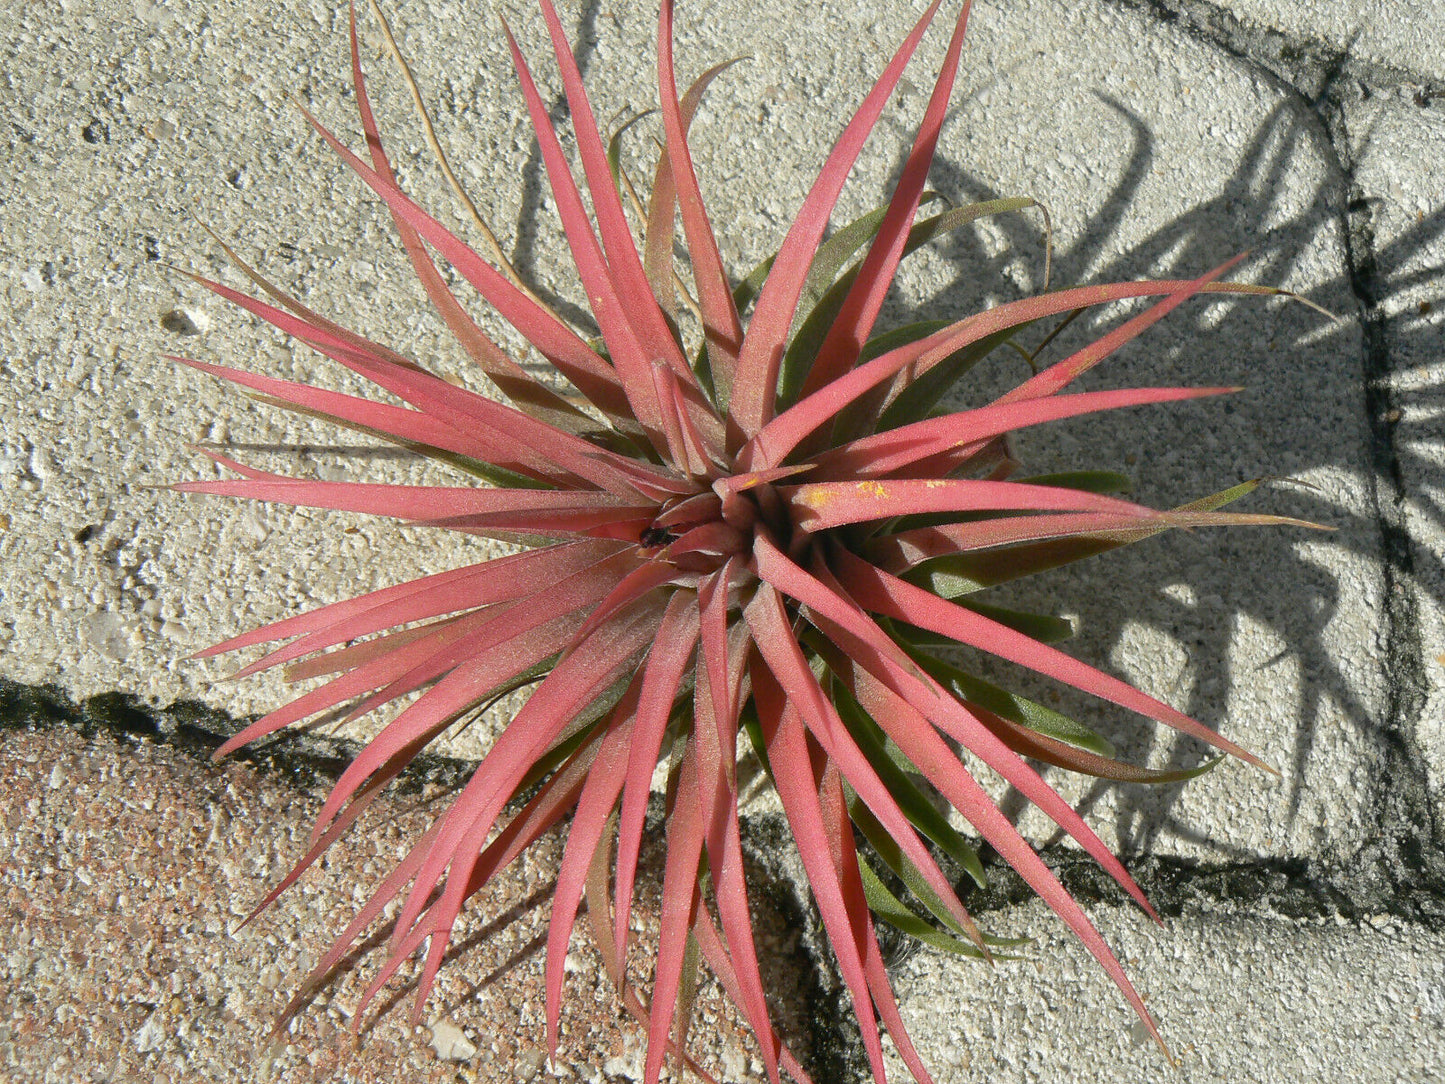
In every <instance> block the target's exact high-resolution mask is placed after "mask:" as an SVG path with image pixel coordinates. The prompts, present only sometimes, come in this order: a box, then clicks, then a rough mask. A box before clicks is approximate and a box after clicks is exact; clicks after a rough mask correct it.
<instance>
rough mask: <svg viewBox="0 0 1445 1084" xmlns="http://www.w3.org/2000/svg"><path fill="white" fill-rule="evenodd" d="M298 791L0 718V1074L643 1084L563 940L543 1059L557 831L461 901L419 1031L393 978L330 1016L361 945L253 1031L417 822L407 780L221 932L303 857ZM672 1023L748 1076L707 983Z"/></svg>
mask: <svg viewBox="0 0 1445 1084" xmlns="http://www.w3.org/2000/svg"><path fill="white" fill-rule="evenodd" d="M319 798H320V796H319V794H316V793H312V792H311V791H310V790H308V789H307V788H304V787H303V788H297V787H296V786H295V785H293V784H292V783H290V782H289V781H288V780H286V779H285V778H284V777H283V776H282V775H281V774H280V773H275V772H267V771H260V770H257V769H255V768H253V767H251V766H248V765H246V764H243V763H235V762H230V763H222V764H219V765H211V764H208V763H206V762H205V761H204V760H202V759H200V758H198V757H196V756H194V755H193V754H190V753H188V752H185V751H183V750H181V749H178V748H176V747H174V746H171V745H167V744H164V743H157V742H151V741H146V740H139V741H117V740H114V739H112V738H109V737H97V738H87V737H85V736H82V735H80V734H77V733H75V732H73V731H70V730H66V729H64V728H55V729H50V730H45V731H17V730H9V731H0V1077H3V1078H4V1079H5V1080H7V1081H15V1082H17V1084H19V1082H29V1081H37V1082H39V1081H46V1082H51V1081H53V1082H70V1081H85V1082H100V1081H115V1082H129V1081H150V1080H155V1081H178V1082H179V1081H187V1082H190V1081H225V1082H227V1084H244V1082H247V1081H268V1082H276V1084H281V1082H298V1084H299V1082H310V1081H346V1082H348V1084H365V1082H371V1081H377V1082H383V1081H388V1082H389V1081H397V1080H405V1081H408V1082H417V1084H426V1082H433V1081H435V1082H439V1084H440V1082H446V1084H456V1082H465V1081H476V1082H485V1084H493V1082H506V1084H514V1082H516V1081H525V1080H533V1079H535V1080H539V1081H540V1080H554V1079H555V1080H580V1081H627V1080H632V1079H638V1078H640V1077H641V1066H642V1060H641V1059H642V1047H643V1041H642V1035H641V1033H640V1031H639V1030H638V1028H637V1027H636V1026H635V1025H634V1024H633V1022H632V1021H631V1020H630V1019H628V1018H625V1017H622V1016H620V1015H619V1012H618V1010H617V1008H616V1005H617V1002H616V998H615V996H614V993H613V990H612V987H611V985H610V983H609V981H608V980H607V979H606V977H605V975H604V974H603V973H602V970H601V965H600V961H599V959H598V958H597V956H596V955H595V953H594V952H593V951H592V950H591V948H590V946H589V945H588V944H587V942H586V941H585V940H584V939H582V938H581V937H578V938H576V939H574V942H573V948H572V952H571V954H570V955H569V958H568V964H567V969H568V978H567V983H568V992H567V998H568V1000H567V1005H566V1009H565V1012H564V1017H563V1024H562V1043H561V1049H560V1051H559V1057H558V1059H557V1062H556V1064H555V1065H553V1066H547V1065H545V1064H544V1063H543V1058H542V1053H543V1051H542V1042H543V1019H544V1007H543V1004H544V1003H543V991H542V966H543V956H544V953H543V951H542V950H541V943H542V942H541V940H539V939H545V930H546V922H547V916H548V911H549V907H548V902H547V901H548V899H549V890H550V885H551V881H552V876H553V873H552V871H553V870H554V869H555V864H556V862H557V861H558V859H559V856H560V851H561V843H560V841H559V840H558V839H556V838H549V839H548V840H545V841H543V842H542V843H541V844H539V846H538V847H537V848H536V850H535V851H534V852H533V853H532V854H530V855H528V856H527V857H526V858H524V859H523V860H522V862H521V863H520V864H519V867H518V868H517V869H516V870H514V871H511V872H509V873H508V875H506V876H504V877H502V878H499V880H498V881H497V882H496V883H495V884H494V885H493V886H491V887H489V888H488V890H487V891H486V892H485V893H483V894H482V895H481V896H480V897H478V899H477V900H476V901H475V904H474V906H473V908H472V909H471V912H470V915H469V916H468V917H467V918H466V919H465V920H464V928H462V929H461V930H459V936H458V938H457V940H458V942H459V943H464V947H463V948H461V949H460V951H459V952H458V954H457V955H456V957H455V958H454V960H453V962H452V963H451V964H449V965H448V966H447V967H445V968H444V969H443V971H442V975H441V978H440V980H439V982H438V984H437V988H436V990H435V992H434V993H433V994H432V997H431V999H430V1000H429V1001H428V1002H427V1005H426V1014H425V1018H426V1020H427V1021H428V1022H430V1023H432V1024H433V1025H434V1027H433V1028H432V1029H428V1028H427V1027H417V1028H413V1027H412V1025H411V1023H410V1008H411V998H410V988H409V986H405V985H403V984H400V983H394V984H393V985H392V986H390V987H388V988H387V990H386V991H385V992H384V993H383V995H382V997H381V999H380V1001H381V1008H380V1015H379V1018H375V1019H374V1020H373V1021H372V1022H369V1023H368V1026H367V1027H366V1029H365V1031H364V1034H363V1036H362V1038H361V1040H360V1042H359V1043H358V1042H357V1041H356V1039H355V1038H354V1036H353V1033H352V1029H351V1018H350V1014H351V1011H352V1009H353V1008H354V1006H355V1005H356V1003H357V1001H358V998H359V995H360V992H361V990H362V989H363V988H364V986H365V983H366V981H367V980H368V979H369V978H370V976H371V975H372V974H373V973H374V971H375V968H376V967H377V966H378V965H379V963H380V959H381V953H380V952H377V951H372V952H370V953H369V954H367V955H365V956H364V957H363V958H362V959H361V961H360V964H359V966H358V967H356V968H354V969H353V970H352V971H351V972H350V973H348V974H346V975H344V976H342V977H340V978H339V979H338V980H336V981H335V982H334V983H332V984H331V985H330V986H328V987H327V988H326V989H325V990H323V991H322V993H321V995H320V996H319V997H318V999H317V1001H316V1003H315V1004H313V1005H312V1007H311V1008H309V1009H308V1010H307V1011H305V1012H304V1013H302V1015H301V1016H300V1018H299V1020H298V1021H297V1022H296V1023H295V1024H294V1025H293V1026H292V1027H291V1029H290V1030H289V1031H288V1032H287V1034H286V1035H285V1036H284V1037H283V1038H282V1039H281V1040H280V1041H275V1042H273V1041H272V1040H271V1038H270V1031H271V1027H272V1024H273V1022H274V1021H275V1019H276V1017H277V1014H278V1013H279V1012H280V1010H281V1009H282V1007H283V1006H284V1005H285V1004H286V1001H287V1000H288V999H289V997H290V995H291V993H292V991H294V989H295V988H296V987H297V986H298V984H299V983H300V982H301V980H302V979H303V977H304V976H305V974H306V972H307V971H308V969H309V968H310V967H311V965H312V964H313V963H314V961H316V960H317V959H318V958H319V957H320V955H321V954H322V953H323V952H324V951H325V949H326V947H327V946H328V944H329V940H328V937H329V934H330V933H331V932H334V931H336V930H339V929H340V928H341V926H342V925H344V924H345V921H346V920H347V919H348V918H349V917H350V915H351V914H352V912H353V909H354V908H355V907H357V906H358V905H359V904H360V903H361V902H362V900H363V899H364V898H365V893H366V890H367V886H369V885H370V884H373V883H374V882H375V881H376V880H377V879H379V878H380V877H381V876H382V875H383V874H384V872H385V871H386V869H387V868H388V867H389V864H390V863H391V862H393V861H395V860H396V859H398V858H399V857H401V855H402V854H403V853H404V851H405V848H406V845H407V842H408V841H409V840H410V839H411V838H413V837H414V835H415V834H416V833H418V832H419V831H420V830H421V828H422V827H423V826H424V825H425V824H426V823H427V818H428V816H429V815H430V812H429V810H427V809H423V808H421V806H422V805H423V804H424V800H423V799H422V798H419V797H417V796H415V795H412V796H396V797H392V798H388V799H387V800H386V801H384V802H382V803H378V806H379V808H378V809H376V810H375V811H374V812H373V813H372V814H370V815H368V817H367V818H365V819H364V821H363V823H362V824H361V825H360V826H359V830H358V831H356V832H353V833H352V834H351V835H349V836H348V837H347V838H345V839H344V840H342V841H341V843H339V844H338V845H337V847H336V848H335V849H334V850H333V851H332V852H331V854H330V855H329V856H328V857H327V858H326V859H325V860H324V861H323V862H322V863H320V864H319V867H318V868H317V869H315V870H313V871H312V872H311V873H309V874H307V876H306V877H305V878H303V880H302V881H301V882H300V884H298V885H297V886H296V887H295V888H293V889H292V890H291V891H290V892H288V893H287V894H286V895H284V896H283V897H282V899H281V901H280V902H279V903H278V904H277V905H276V906H275V907H274V908H273V909H271V910H270V911H268V912H267V913H265V914H264V915H262V916H261V917H260V918H259V919H257V920H256V921H255V922H254V923H252V924H251V925H249V926H247V927H245V928H244V929H238V927H239V925H240V922H241V920H242V918H243V917H244V916H245V915H246V914H247V912H248V911H249V910H250V909H251V907H252V906H253V905H254V904H255V902H256V901H257V900H258V899H259V898H260V896H261V894H262V892H263V889H264V886H267V885H269V884H270V883H272V882H273V881H274V880H275V879H276V878H277V877H279V876H281V875H282V874H283V873H284V872H285V871H286V870H287V869H288V868H289V863H290V862H291V861H293V860H294V858H295V856H297V855H298V854H299V853H301V850H302V848H303V844H304V842H305V840H306V837H307V832H308V831H309V828H310V824H311V819H312V817H313V816H314V814H315V812H316V809H317V807H318V805H319ZM644 888H646V889H650V891H651V893H652V894H651V895H650V896H645V898H644V899H643V901H642V905H643V911H642V916H641V925H642V927H643V928H644V930H643V932H644V935H646V934H647V933H648V932H651V931H649V930H648V927H650V926H651V925H652V923H653V922H655V914H656V911H655V907H656V903H655V899H656V884H655V882H654V883H653V884H651V885H647V886H644ZM767 936H768V935H767V934H766V933H764V934H763V935H762V937H763V938H764V940H765V939H766V938H767ZM762 947H763V948H764V950H766V948H767V945H766V944H764V945H763V946H762ZM373 1013H374V1011H373ZM693 1037H694V1038H693V1044H692V1045H693V1047H694V1053H695V1054H696V1055H697V1056H698V1057H699V1058H700V1059H701V1060H702V1062H703V1063H704V1064H705V1065H706V1066H708V1067H709V1068H710V1069H711V1070H712V1071H713V1072H714V1073H715V1074H716V1075H717V1076H718V1078H719V1079H720V1080H724V1081H742V1080H752V1079H757V1078H759V1077H760V1076H761V1073H760V1069H761V1065H760V1063H759V1062H758V1061H757V1060H756V1054H755V1051H756V1047H755V1045H754V1044H753V1043H752V1040H751V1038H750V1037H747V1036H746V1035H745V1033H744V1031H743V1029H742V1028H741V1027H740V1026H739V1023H738V1020H737V1017H736V1015H735V1014H734V1012H733V1011H732V1010H731V1008H730V1007H728V1006H727V1005H726V1004H725V1003H724V1001H723V999H722V998H721V997H720V996H719V992H718V991H717V989H716V987H715V986H712V985H707V986H705V987H704V989H703V992H702V995H701V997H700V998H699V1004H698V1015H697V1017H696V1020H695V1023H694V1026H693ZM473 1049H474V1051H475V1052H474V1053H472V1050H473ZM439 1051H440V1052H439ZM444 1053H450V1054H452V1055H453V1057H451V1058H447V1057H443V1056H442V1054H444Z"/></svg>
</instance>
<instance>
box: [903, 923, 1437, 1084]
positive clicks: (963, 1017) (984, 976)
mask: <svg viewBox="0 0 1445 1084" xmlns="http://www.w3.org/2000/svg"><path fill="white" fill-rule="evenodd" d="M1046 916H1047V909H1046V908H1044V907H1043V905H1041V904H1029V905H1027V906H1023V907H1020V908H1018V909H1017V910H1015V911H1012V912H1010V914H1009V916H1008V918H1007V920H1006V923H1005V925H1006V927H1007V928H1008V929H1009V930H1012V931H1015V932H1017V933H1018V934H1019V935H1022V936H1029V937H1033V938H1036V941H1035V943H1034V944H1033V945H1032V946H1031V947H1030V948H1029V950H1028V956H1029V959H1028V960H1027V961H1023V962H1006V963H1003V964H1000V965H999V966H998V967H997V968H995V969H992V970H991V969H989V968H987V967H949V966H944V965H942V964H941V962H940V961H939V960H938V958H937V957H936V956H930V955H925V954H921V953H920V954H919V955H918V956H915V957H913V958H912V959H910V960H909V961H908V962H907V963H905V964H904V965H903V966H902V968H900V970H899V972H898V975H897V983H896V985H897V987H898V989H899V991H900V996H901V999H902V1003H903V1008H904V1012H905V1015H906V1016H907V1017H908V1019H909V1020H911V1021H913V1022H915V1026H916V1027H917V1029H918V1031H919V1032H920V1033H921V1034H923V1035H926V1036H927V1044H928V1049H927V1050H926V1051H925V1052H924V1056H925V1058H926V1059H928V1060H929V1061H930V1063H931V1064H933V1065H935V1066H936V1067H937V1070H938V1079H939V1080H940V1081H948V1082H950V1084H955V1082H956V1084H962V1082H964V1081H981V1080H988V1081H996V1082H998V1084H1022V1082H1025V1081H1028V1082H1033V1081H1063V1080H1091V1081H1099V1082H1100V1084H1115V1082H1119V1084H1123V1082H1126V1081H1129V1082H1134V1081H1140V1080H1164V1079H1173V1080H1178V1081H1180V1082H1181V1084H1205V1082H1210V1084H1214V1082H1219V1084H1223V1082H1226V1081H1227V1082H1229V1084H1265V1082H1268V1084H1273V1082H1276V1081H1278V1082H1283V1081H1291V1080H1340V1081H1345V1080H1351V1081H1379V1082H1381V1084H1384V1082H1387V1081H1388V1082H1400V1084H1404V1082H1410V1084H1425V1082H1426V1081H1431V1080H1437V1079H1439V1077H1440V1074H1441V1073H1442V1071H1445V1041H1442V1034H1445V958H1442V951H1445V937H1442V935H1441V934H1440V933H1439V932H1438V931H1437V932H1430V931H1423V930H1421V929H1419V928H1418V927H1413V926H1410V925H1408V924H1401V923H1399V922H1397V921H1395V920H1392V919H1390V918H1389V917H1388V916H1379V918H1378V919H1377V921H1375V922H1365V923H1362V924H1355V923H1342V924H1338V925H1337V924H1336V923H1335V922H1334V921H1333V920H1324V919H1321V920H1315V921H1308V922H1297V921H1291V920H1288V919H1284V918H1280V917H1278V916H1268V915H1249V916H1242V915H1239V914H1238V913H1236V912H1235V911H1234V909H1233V908H1231V907H1228V906H1226V907H1223V908H1220V909H1218V910H1209V911H1199V912H1195V913H1191V914H1187V915H1184V916H1181V917H1179V918H1172V919H1169V920H1167V921H1166V922H1165V924H1164V926H1162V927H1156V926H1154V925H1153V924H1152V923H1151V922H1150V921H1149V920H1148V919H1147V918H1145V917H1144V916H1143V915H1142V914H1137V913H1134V912H1131V911H1126V910H1124V909H1121V908H1098V909H1095V910H1094V911H1093V912H1092V914H1091V917H1092V918H1093V919H1094V921H1095V922H1096V923H1097V924H1098V925H1099V928H1100V929H1101V931H1102V932H1103V933H1104V936H1105V937H1106V938H1107V939H1108V940H1109V942H1110V944H1112V945H1113V946H1114V948H1115V951H1116V952H1118V954H1119V957H1120V959H1121V960H1123V961H1124V962H1125V965H1126V966H1127V967H1128V968H1129V969H1130V971H1131V972H1132V973H1134V974H1135V975H1137V976H1138V977H1139V980H1140V984H1141V986H1140V989H1141V993H1142V994H1143V995H1144V997H1145V999H1146V1000H1147V1002H1148V1004H1149V1007H1150V1009H1151V1011H1153V1012H1154V1013H1155V1014H1156V1016H1157V1017H1158V1018H1159V1021H1160V1028H1161V1030H1162V1033H1163V1035H1164V1037H1165V1041H1166V1042H1168V1043H1169V1044H1170V1047H1171V1050H1172V1051H1173V1053H1174V1056H1175V1058H1176V1059H1177V1061H1178V1068H1177V1069H1172V1068H1170V1066H1169V1065H1168V1063H1167V1062H1166V1061H1165V1059H1164V1057H1163V1055H1162V1054H1161V1053H1160V1052H1159V1049H1158V1047H1156V1046H1155V1045H1154V1042H1153V1040H1152V1039H1151V1038H1150V1037H1149V1035H1148V1033H1147V1032H1146V1031H1144V1029H1143V1027H1142V1026H1133V1027H1131V1026H1130V1024H1129V1021H1128V1019H1127V1018H1126V1017H1125V1015H1124V1014H1125V1013H1126V1012H1127V1010H1125V1009H1124V1008H1123V1003H1122V999H1121V998H1120V997H1119V996H1118V994H1117V992H1115V991H1114V990H1113V989H1112V988H1111V985H1110V983H1109V981H1108V979H1107V978H1105V977H1104V976H1103V974H1102V973H1101V972H1100V971H1099V969H1098V966H1097V965H1096V964H1095V963H1094V962H1093V959H1092V958H1091V957H1090V956H1088V954H1087V953H1085V952H1084V951H1083V950H1082V948H1080V947H1079V946H1078V944H1077V943H1076V942H1074V941H1073V940H1072V938H1071V936H1070V935H1069V934H1067V933H1066V932H1065V931H1063V930H1062V928H1061V926H1060V925H1059V924H1058V923H1057V922H1050V920H1049V918H1048V917H1046ZM895 1064H896V1065H897V1073H898V1079H907V1076H906V1070H904V1069H903V1067H902V1065H901V1063H897V1062H895Z"/></svg>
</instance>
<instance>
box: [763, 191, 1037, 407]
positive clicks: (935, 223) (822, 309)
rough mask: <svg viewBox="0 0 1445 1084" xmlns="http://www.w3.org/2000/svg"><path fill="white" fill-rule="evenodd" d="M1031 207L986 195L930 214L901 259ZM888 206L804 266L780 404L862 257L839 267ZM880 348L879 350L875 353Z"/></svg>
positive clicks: (813, 353)
mask: <svg viewBox="0 0 1445 1084" xmlns="http://www.w3.org/2000/svg"><path fill="white" fill-rule="evenodd" d="M939 198H941V197H939V195H938V194H937V193H935V192H925V193H923V195H922V197H921V198H920V199H919V204H918V205H919V206H920V207H922V206H924V205H925V204H928V203H932V202H934V201H935V200H937V199H939ZM1032 206H1037V204H1035V203H1034V201H1033V200H1031V199H1026V198H1025V199H1001V200H990V201H988V202H986V203H973V204H969V205H968V206H967V207H954V208H951V209H949V210H947V211H944V212H943V213H941V214H937V215H934V216H933V217H931V218H927V219H924V220H922V221H920V222H915V223H914V224H913V227H912V228H911V229H910V230H909V231H908V239H907V241H905V242H904V245H903V258H905V259H906V258H907V257H908V256H909V254H911V253H913V252H915V251H917V250H918V249H919V248H921V247H922V246H924V245H926V244H927V243H928V242H929V241H932V240H933V239H934V238H935V237H938V236H939V235H941V234H944V233H947V232H949V231H950V230H955V229H958V228H959V227H960V226H963V225H965V224H966V223H969V222H972V221H973V220H974V219H976V218H980V217H982V216H985V215H995V214H1005V213H1007V212H1009V211H1017V210H1021V209H1023V208H1024V207H1032ZM887 210H888V208H887V207H886V206H884V207H877V208H875V209H873V210H872V211H870V212H868V214H866V215H864V216H862V217H861V218H858V219H856V220H855V221H853V222H850V223H849V224H848V225H847V226H845V227H843V228H842V229H841V230H839V231H838V232H837V233H835V234H834V235H833V236H832V237H830V238H829V239H828V240H827V241H826V242H825V243H824V244H823V245H822V246H821V247H820V248H819V250H818V257H817V258H816V259H815V260H814V263H813V266H812V267H811V268H810V269H809V271H808V281H807V284H806V285H805V286H804V290H803V295H802V298H801V300H800V303H799V306H798V312H800V313H807V315H806V316H805V317H804V319H803V321H802V323H801V324H799V325H797V330H796V331H795V333H794V334H793V336H792V338H791V341H790V342H789V343H788V349H787V352H786V353H785V354H784V355H783V362H782V368H781V372H780V379H779V384H778V402H779V406H780V407H783V408H785V407H787V406H789V405H790V404H791V403H792V402H793V401H794V400H795V399H796V398H797V396H798V392H799V391H800V390H801V388H802V386H803V382H804V381H805V380H806V379H807V376H808V371H809V370H810V369H811V368H812V367H813V362H814V361H815V360H816V359H817V356H818V349H819V348H820V347H821V346H822V345H823V340H824V339H825V338H826V337H827V335H828V329H829V328H830V327H832V325H833V321H834V320H835V319H837V317H838V313H839V312H840V311H841V310H842V308H843V302H844V301H845V300H847V297H848V291H849V290H851V289H852V288H853V283H854V281H855V280H856V279H857V278H858V272H859V270H860V269H861V267H862V261H859V262H858V263H857V264H855V265H854V266H853V267H851V268H849V269H848V271H847V272H846V273H845V274H843V275H841V276H839V275H838V270H839V268H841V267H842V265H843V263H844V262H845V261H846V260H848V259H849V258H851V257H852V256H853V254H854V253H855V252H857V251H859V250H860V249H861V248H862V247H863V245H864V244H865V243H867V242H870V241H871V240H872V239H873V237H874V236H876V235H877V233H878V229H879V227H880V226H881V225H882V224H883V219H884V217H885V215H886V214H887ZM815 275H816V278H815ZM835 277H836V281H835ZM830 284H831V285H830ZM815 286H816V287H817V290H816V292H811V290H810V288H812V287H815ZM879 337H881V336H879ZM879 337H875V339H874V340H870V342H871V341H876V339H877V338H879ZM904 341H912V340H904ZM881 352H882V351H879V353H881ZM871 356H877V355H876V354H874V355H871ZM860 360H866V358H860Z"/></svg>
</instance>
